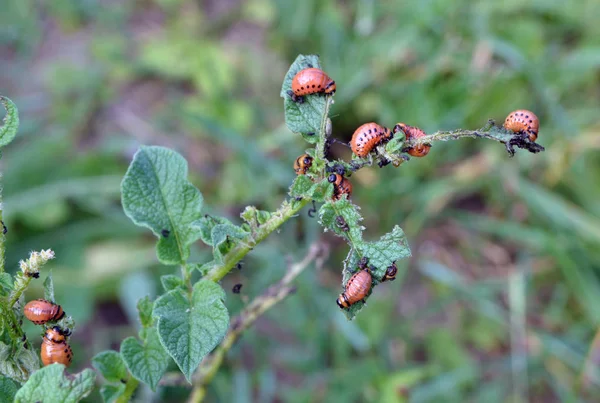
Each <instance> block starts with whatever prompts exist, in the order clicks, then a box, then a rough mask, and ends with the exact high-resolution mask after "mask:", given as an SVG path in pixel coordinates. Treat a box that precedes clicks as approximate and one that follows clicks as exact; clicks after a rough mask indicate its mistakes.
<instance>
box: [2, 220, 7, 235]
mask: <svg viewBox="0 0 600 403" xmlns="http://www.w3.org/2000/svg"><path fill="white" fill-rule="evenodd" d="M7 232H8V228H6V225H4V221H2V233H3V234H5V235H6V233H7Z"/></svg>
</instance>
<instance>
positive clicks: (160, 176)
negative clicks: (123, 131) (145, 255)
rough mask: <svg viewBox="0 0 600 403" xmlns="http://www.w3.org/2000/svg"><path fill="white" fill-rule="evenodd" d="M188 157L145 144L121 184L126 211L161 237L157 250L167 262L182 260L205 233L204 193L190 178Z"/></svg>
mask: <svg viewBox="0 0 600 403" xmlns="http://www.w3.org/2000/svg"><path fill="white" fill-rule="evenodd" d="M187 174H188V167H187V162H186V160H185V159H184V158H183V157H182V156H181V155H179V154H177V153H176V152H175V151H172V150H169V149H167V148H163V147H141V148H140V150H139V151H138V152H137V153H136V154H135V156H134V157H133V161H132V162H131V165H130V166H129V169H128V170H127V173H126V174H125V178H124V179H123V183H122V184H121V193H122V195H121V199H122V204H123V210H124V211H125V214H126V215H127V216H128V217H129V218H130V219H131V220H132V221H133V222H134V223H136V224H137V225H139V226H143V227H147V228H150V229H151V230H152V232H153V233H154V235H156V236H157V237H158V239H159V240H158V244H157V247H156V254H157V256H158V259H159V260H160V261H161V262H162V263H164V264H180V263H182V262H184V261H186V260H187V259H188V257H189V255H190V244H191V243H192V242H194V241H196V240H197V239H199V238H200V236H201V229H200V227H199V226H197V225H195V222H196V221H198V220H199V219H200V218H201V216H202V215H201V210H202V201H203V199H202V194H201V193H200V191H199V190H198V189H196V188H195V187H194V186H193V185H192V184H191V183H190V182H188V180H187Z"/></svg>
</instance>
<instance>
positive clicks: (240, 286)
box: [231, 284, 242, 294]
mask: <svg viewBox="0 0 600 403" xmlns="http://www.w3.org/2000/svg"><path fill="white" fill-rule="evenodd" d="M241 289H242V284H236V285H234V286H233V288H232V289H231V291H232V292H233V293H234V294H239V293H240V290H241Z"/></svg>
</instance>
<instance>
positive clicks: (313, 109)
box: [280, 55, 327, 144]
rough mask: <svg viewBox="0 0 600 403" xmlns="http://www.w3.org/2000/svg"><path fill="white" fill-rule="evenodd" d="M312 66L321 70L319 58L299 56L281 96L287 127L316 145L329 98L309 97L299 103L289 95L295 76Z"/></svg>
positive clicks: (286, 80) (319, 95)
mask: <svg viewBox="0 0 600 403" xmlns="http://www.w3.org/2000/svg"><path fill="white" fill-rule="evenodd" d="M311 66H312V67H316V68H321V64H320V63H319V57H318V56H315V55H308V56H304V55H299V56H298V57H297V58H296V60H295V61H294V63H293V64H292V65H291V67H290V69H289V70H288V72H287V74H286V75H285V78H284V80H283V85H282V87H281V93H280V95H281V97H282V98H283V107H284V110H285V123H286V125H287V127H288V128H289V129H290V130H291V131H293V132H295V133H301V134H302V137H304V140H306V141H308V142H309V143H311V144H315V143H316V142H317V140H318V138H319V136H318V134H319V131H320V130H321V121H322V120H323V114H324V113H325V106H326V104H327V97H326V96H324V95H323V94H314V95H307V96H305V97H304V102H303V103H299V102H294V101H292V99H291V98H290V96H289V94H288V91H291V89H292V80H293V78H294V76H295V75H296V74H297V73H298V72H299V71H300V70H303V69H306V68H309V67H311ZM311 133H312V134H311Z"/></svg>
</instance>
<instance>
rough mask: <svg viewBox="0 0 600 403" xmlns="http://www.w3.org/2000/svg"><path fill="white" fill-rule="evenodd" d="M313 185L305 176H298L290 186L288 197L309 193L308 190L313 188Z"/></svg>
mask: <svg viewBox="0 0 600 403" xmlns="http://www.w3.org/2000/svg"><path fill="white" fill-rule="evenodd" d="M313 185H314V183H313V181H311V180H310V178H309V177H308V176H306V175H298V176H297V177H296V179H294V182H293V183H292V186H290V191H289V195H290V196H292V197H299V196H303V195H306V194H308V193H309V190H310V189H311V188H312V187H313Z"/></svg>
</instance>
